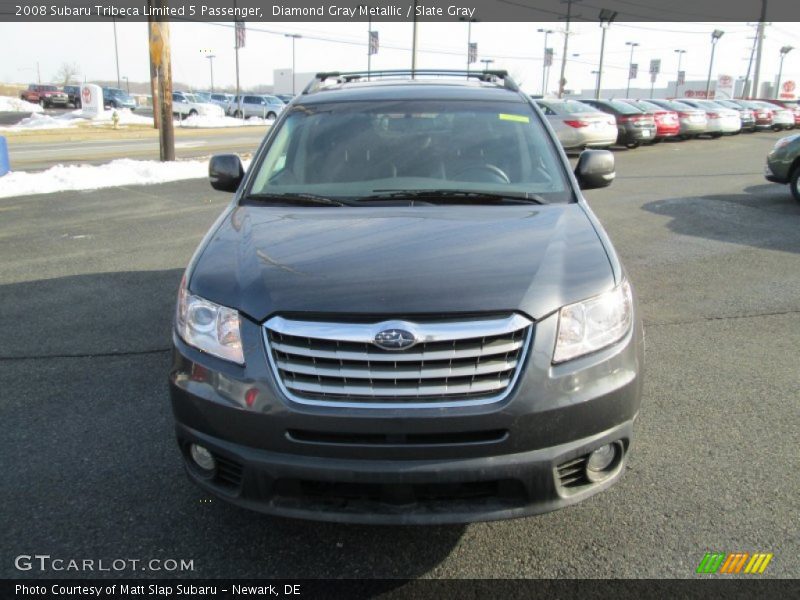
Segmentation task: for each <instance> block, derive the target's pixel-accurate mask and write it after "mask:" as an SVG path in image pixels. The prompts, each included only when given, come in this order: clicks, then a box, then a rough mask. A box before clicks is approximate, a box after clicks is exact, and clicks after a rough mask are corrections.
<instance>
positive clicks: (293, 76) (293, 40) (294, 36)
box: [283, 33, 303, 95]
mask: <svg viewBox="0 0 800 600" xmlns="http://www.w3.org/2000/svg"><path fill="white" fill-rule="evenodd" d="M283 37H288V38H292V95H294V93H295V91H294V80H295V79H296V76H295V72H294V64H295V63H294V42H295V40H298V39H300V38H301V37H303V36H302V35H300V34H299V33H284V34H283Z"/></svg>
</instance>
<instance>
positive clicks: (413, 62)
mask: <svg viewBox="0 0 800 600" xmlns="http://www.w3.org/2000/svg"><path fill="white" fill-rule="evenodd" d="M413 27H414V29H413V32H412V34H411V79H414V78H415V76H414V73H415V72H416V70H417V0H414V24H413Z"/></svg>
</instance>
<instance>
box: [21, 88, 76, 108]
mask: <svg viewBox="0 0 800 600" xmlns="http://www.w3.org/2000/svg"><path fill="white" fill-rule="evenodd" d="M19 97H20V98H22V99H23V100H25V101H26V102H33V103H34V104H40V105H41V106H42V107H43V108H50V107H51V106H63V107H66V106H67V101H68V100H69V97H68V96H67V94H65V93H64V92H62V91H61V90H59V89H58V88H57V87H56V86H54V85H42V84H38V83H32V84H30V85H29V86H28V89H27V90H25V91H23V92H22V93H21V94H20V95H19Z"/></svg>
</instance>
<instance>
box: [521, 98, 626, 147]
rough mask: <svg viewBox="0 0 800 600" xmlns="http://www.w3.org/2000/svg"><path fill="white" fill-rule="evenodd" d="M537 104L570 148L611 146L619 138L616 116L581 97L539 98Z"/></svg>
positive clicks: (565, 144) (564, 145) (562, 141)
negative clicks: (568, 98)
mask: <svg viewBox="0 0 800 600" xmlns="http://www.w3.org/2000/svg"><path fill="white" fill-rule="evenodd" d="M536 104H537V105H538V106H539V108H541V109H542V112H544V114H545V116H546V117H547V120H548V121H549V122H550V126H551V127H552V128H553V129H554V130H555V132H556V135H557V136H558V141H559V142H561V145H562V146H563V147H564V148H565V149H567V150H570V149H574V148H608V147H609V146H611V145H612V144H614V143H615V142H616V141H617V122H616V120H615V119H614V116H613V115H609V114H608V113H604V112H601V111H599V110H597V109H596V108H594V107H593V106H589V105H588V104H584V103H583V102H578V101H577V100H536Z"/></svg>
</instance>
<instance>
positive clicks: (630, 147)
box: [625, 142, 639, 150]
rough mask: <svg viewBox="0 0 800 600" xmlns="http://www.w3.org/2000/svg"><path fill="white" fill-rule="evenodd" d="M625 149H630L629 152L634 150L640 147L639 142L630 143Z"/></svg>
mask: <svg viewBox="0 0 800 600" xmlns="http://www.w3.org/2000/svg"><path fill="white" fill-rule="evenodd" d="M625 147H626V148H628V149H629V150H634V149H636V148H638V147H639V142H628V143H627V144H625Z"/></svg>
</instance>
